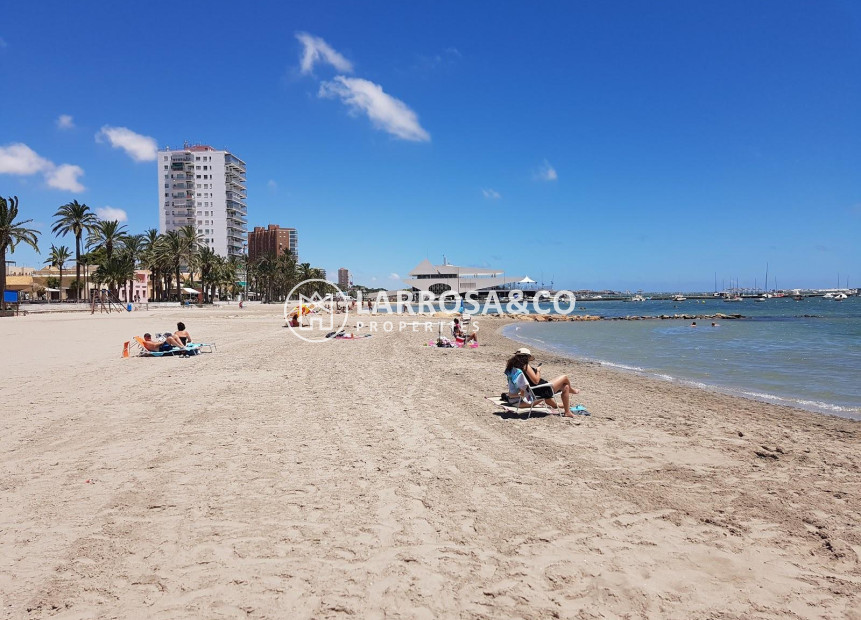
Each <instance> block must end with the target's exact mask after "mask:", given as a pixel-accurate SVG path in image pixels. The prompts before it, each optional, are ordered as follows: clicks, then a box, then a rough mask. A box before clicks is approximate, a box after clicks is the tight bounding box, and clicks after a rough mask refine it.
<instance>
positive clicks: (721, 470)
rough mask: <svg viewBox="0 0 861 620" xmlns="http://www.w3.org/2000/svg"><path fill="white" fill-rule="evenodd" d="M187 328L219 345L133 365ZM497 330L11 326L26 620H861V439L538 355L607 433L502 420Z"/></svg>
mask: <svg viewBox="0 0 861 620" xmlns="http://www.w3.org/2000/svg"><path fill="white" fill-rule="evenodd" d="M177 320H183V321H184V322H185V323H186V324H187V326H188V330H189V332H190V333H191V335H192V337H193V338H194V339H195V340H200V341H207V342H215V343H217V345H218V349H217V352H215V353H213V354H202V355H199V356H196V357H192V358H163V359H152V358H137V357H132V358H129V359H122V358H121V357H120V353H121V348H122V342H123V341H125V340H129V338H130V337H132V336H134V335H140V334H142V333H143V332H145V331H150V332H160V331H166V330H168V329H171V330H172V329H174V326H175V323H176V321H177ZM355 322H356V319H355V318H352V319H351V320H350V321H349V322H348V325H355ZM479 322H480V341H481V346H480V347H479V348H477V349H464V350H451V349H437V348H431V347H427V346H423V344H426V343H427V342H428V340H430V339H431V338H430V336H429V335H428V334H426V333H424V332H423V331H418V332H413V331H405V332H401V333H399V332H397V331H395V332H392V333H385V332H377V333H376V334H375V335H374V336H373V337H371V338H367V339H360V340H356V341H331V342H327V343H325V344H311V343H307V342H303V341H301V340H299V339H297V338H295V337H294V336H292V335H291V334H290V333H289V330H288V329H285V328H284V327H283V324H284V321H283V317H282V309H281V307H280V306H276V305H273V306H265V307H264V306H252V307H247V308H245V309H243V310H240V309H239V308H238V307H237V306H235V305H233V306H223V307H218V308H211V309H199V308H191V309H186V310H183V309H180V308H173V309H166V308H165V309H159V310H152V311H145V312H132V313H124V314H112V315H101V316H100V315H95V316H90V315H88V314H46V315H39V316H37V315H30V316H26V317H18V318H10V319H0V342H2V345H3V347H2V348H3V355H2V358H0V359H2V361H0V368H1V369H2V373H0V394H2V402H3V414H2V416H0V455H2V460H0V466H2V470H0V603H2V607H0V609H2V615H3V616H5V617H11V618H48V617H50V618H94V617H97V618H113V617H148V618H179V617H201V618H222V617H224V618H246V617H251V618H334V617H346V616H352V617H357V618H552V617H558V618H615V617H624V618H654V617H669V618H769V617H799V618H861V596H859V593H861V526H859V524H861V459H859V448H861V426H859V425H858V423H855V422H852V421H849V420H845V419H841V418H835V417H828V416H824V415H819V414H813V413H808V412H804V411H799V410H794V409H789V408H784V407H779V406H774V405H768V404H763V403H759V402H755V401H750V400H744V399H739V398H734V397H729V396H724V395H720V394H715V393H711V392H707V391H704V390H697V389H693V388H689V387H685V386H680V385H676V384H672V383H668V382H662V381H658V380H652V379H646V378H643V377H639V376H635V375H629V374H621V373H618V372H615V371H612V370H608V369H606V368H602V367H601V366H599V365H596V364H589V363H583V362H577V361H574V360H570V359H566V358H562V357H559V356H556V355H547V354H543V353H540V352H539V353H538V357H539V359H540V360H541V361H543V362H544V366H543V369H542V370H543V371H544V374H545V376H546V375H556V374H561V373H567V374H568V375H569V376H571V377H572V379H573V383H574V384H575V385H577V386H578V387H580V389H581V390H582V393H581V394H580V395H579V396H578V400H579V402H582V403H584V404H585V405H586V406H587V407H588V409H589V410H590V411H591V412H592V413H593V415H592V416H591V417H588V418H586V417H578V418H574V419H563V418H560V417H556V416H540V415H539V416H534V417H532V418H531V419H529V420H526V419H521V418H520V417H513V416H509V415H505V414H501V413H500V412H499V411H498V408H497V407H494V406H493V405H492V404H491V403H490V402H488V401H487V400H486V397H488V396H494V395H496V396H498V395H499V393H500V392H502V391H504V389H505V380H504V379H505V378H504V376H503V374H502V373H503V368H504V364H505V361H506V359H507V357H508V356H509V355H510V354H511V353H512V352H513V350H514V349H515V348H517V347H518V346H519V345H517V344H515V343H513V342H511V341H509V340H507V339H505V338H503V337H502V336H500V335H499V334H498V333H497V330H498V328H499V327H500V326H501V325H503V321H502V320H498V319H497V320H494V319H483V318H482V319H480V320H479Z"/></svg>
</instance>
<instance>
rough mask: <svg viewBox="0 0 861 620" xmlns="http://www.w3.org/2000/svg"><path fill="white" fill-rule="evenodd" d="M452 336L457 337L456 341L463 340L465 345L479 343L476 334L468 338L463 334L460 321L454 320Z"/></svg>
mask: <svg viewBox="0 0 861 620" xmlns="http://www.w3.org/2000/svg"><path fill="white" fill-rule="evenodd" d="M451 335H452V336H454V337H455V340H462V341H463V343H464V344H467V343H469V342H470V341H472V342H478V336H477V335H476V334H475V333H472V334H469V335H468V336H467V335H466V334H465V333H464V332H463V328H462V327H461V326H460V319H455V320H454V326H453V327H452V328H451Z"/></svg>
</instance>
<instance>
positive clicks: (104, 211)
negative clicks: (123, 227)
mask: <svg viewBox="0 0 861 620" xmlns="http://www.w3.org/2000/svg"><path fill="white" fill-rule="evenodd" d="M96 215H98V216H99V219H100V220H107V221H111V220H116V221H118V222H127V221H128V219H129V216H128V215H127V214H126V212H125V211H123V210H122V209H117V208H116V207H108V206H105V207H97V208H96Z"/></svg>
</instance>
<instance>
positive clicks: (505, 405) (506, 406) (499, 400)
mask: <svg viewBox="0 0 861 620" xmlns="http://www.w3.org/2000/svg"><path fill="white" fill-rule="evenodd" d="M528 392H530V396H531V397H532V404H531V405H530V406H529V407H528V408H527V407H520V406H518V405H512V404H511V403H509V402H508V400H507V399H505V398H503V397H502V396H503V395H500V396H498V397H496V398H494V397H492V396H487V397H486V398H487V400H489V401H490V402H492V403H493V404H494V405H496V406H498V407H500V408H501V409H502V410H503V411H505V412H506V413H511V414H514V415H518V416H520V415H523V413H524V412H526V419H527V420H528V419H529V418H530V417H531V416H532V413H533V412H535V413H544V414H546V415H562V410H561V409H560V410H559V411H557V410H556V409H551V408H550V407H548V406H547V405H546V404H545V403H544V400H543V399H537V398H536V397H535V394H534V393H532V388H529V389H528ZM561 394H562V393H561V392H557V393H556V394H554V396H553V397H554V398H557V397H558V396H560V395H561ZM539 400H540V401H541V402H540V404H539V403H538V401H539Z"/></svg>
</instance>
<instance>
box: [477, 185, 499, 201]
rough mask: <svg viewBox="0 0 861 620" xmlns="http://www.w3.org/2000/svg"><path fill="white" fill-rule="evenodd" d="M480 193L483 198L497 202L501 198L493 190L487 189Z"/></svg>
mask: <svg viewBox="0 0 861 620" xmlns="http://www.w3.org/2000/svg"><path fill="white" fill-rule="evenodd" d="M481 193H482V194H484V197H485V198H490V199H491V200H498V199H499V198H502V196H501V195H500V193H499V192H497V191H496V190H495V189H490V188H489V187H488V188H487V189H483V190H481Z"/></svg>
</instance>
